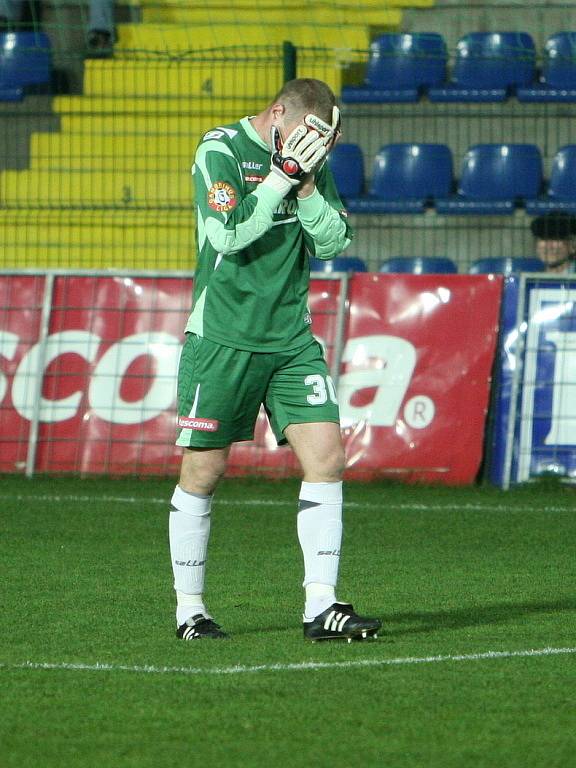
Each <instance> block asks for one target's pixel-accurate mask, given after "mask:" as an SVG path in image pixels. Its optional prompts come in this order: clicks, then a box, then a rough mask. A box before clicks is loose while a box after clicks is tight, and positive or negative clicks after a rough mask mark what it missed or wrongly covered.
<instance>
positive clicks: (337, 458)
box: [305, 446, 346, 483]
mask: <svg viewBox="0 0 576 768" xmlns="http://www.w3.org/2000/svg"><path fill="white" fill-rule="evenodd" d="M345 464H346V459H345V456H344V449H343V448H341V447H340V446H339V447H338V448H334V449H333V450H332V451H330V453H327V454H326V455H324V456H321V457H319V458H318V459H317V461H316V462H315V464H314V467H310V468H309V469H308V470H307V471H305V477H306V479H308V480H310V481H311V482H316V483H337V482H338V481H340V480H342V475H343V474H344V469H345Z"/></svg>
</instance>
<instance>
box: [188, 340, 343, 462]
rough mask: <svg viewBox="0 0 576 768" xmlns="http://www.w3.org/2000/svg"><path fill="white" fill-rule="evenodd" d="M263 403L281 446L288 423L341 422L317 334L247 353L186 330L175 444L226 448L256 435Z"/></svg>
mask: <svg viewBox="0 0 576 768" xmlns="http://www.w3.org/2000/svg"><path fill="white" fill-rule="evenodd" d="M262 404H263V405H264V407H265V409H266V412H267V414H268V418H269V420H270V424H271V426H272V429H273V431H274V435H275V436H276V440H277V441H278V444H279V445H282V444H283V443H285V442H286V439H285V437H284V430H285V429H286V427H287V426H288V425H289V424H302V423H306V422H308V423H309V422H321V421H333V422H336V423H339V422H340V414H339V411H338V401H337V399H336V392H335V390H334V384H333V383H332V379H331V378H330V375H329V373H328V367H327V365H326V361H325V360H324V355H323V353H322V348H321V346H320V344H319V343H318V342H317V341H316V340H315V339H313V340H312V341H311V342H310V344H308V345H307V346H305V347H301V348H300V349H296V350H291V351H289V352H247V351H245V350H242V349H232V348H231V347H224V346H222V345H221V344H216V343H215V342H213V341H209V340H208V339H205V338H202V337H200V336H196V334H193V333H189V334H187V336H186V341H185V343H184V348H183V350H182V356H181V358H180V367H179V370H178V427H179V430H180V431H179V435H178V439H177V440H176V445H181V446H184V447H186V448H224V447H225V446H227V445H230V444H231V443H235V442H238V441H240V440H253V439H254V427H255V424H256V419H257V418H258V412H259V410H260V406H261V405H262Z"/></svg>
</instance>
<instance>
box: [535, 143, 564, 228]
mask: <svg viewBox="0 0 576 768" xmlns="http://www.w3.org/2000/svg"><path fill="white" fill-rule="evenodd" d="M526 211H527V213H529V214H539V213H546V212H547V211H566V212H568V213H576V144H566V146H564V147H561V148H560V149H559V150H558V152H556V154H555V155H554V160H553V162H552V170H551V172H550V180H549V183H548V189H547V190H546V194H545V195H544V196H543V197H541V198H540V199H538V200H531V201H529V202H527V203H526Z"/></svg>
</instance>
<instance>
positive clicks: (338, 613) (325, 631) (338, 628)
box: [304, 603, 382, 643]
mask: <svg viewBox="0 0 576 768" xmlns="http://www.w3.org/2000/svg"><path fill="white" fill-rule="evenodd" d="M381 626H382V622H381V621H380V619H369V618H367V617H366V616H358V614H357V613H354V608H353V607H352V606H351V605H350V603H332V605H331V606H330V607H329V608H326V610H325V611H323V612H322V613H321V614H320V615H319V616H316V618H315V619H312V621H305V622H304V638H305V639H306V640H313V641H315V640H340V639H342V640H348V642H349V643H351V642H352V640H366V639H368V638H371V639H373V640H376V638H377V637H378V634H377V632H378V630H379V629H380V627H381Z"/></svg>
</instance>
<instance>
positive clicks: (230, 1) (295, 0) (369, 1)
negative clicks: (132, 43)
mask: <svg viewBox="0 0 576 768" xmlns="http://www.w3.org/2000/svg"><path fill="white" fill-rule="evenodd" d="M133 4H134V5H138V6H140V7H141V8H147V7H154V6H156V7H157V6H159V5H162V6H163V7H175V8H186V7H190V0H161V2H158V0H134V3H133ZM421 4H424V5H433V4H434V0H414V1H413V2H410V0H356V2H355V0H316V2H315V3H314V6H313V7H315V8H328V9H331V8H346V9H347V10H350V11H356V10H370V9H374V8H391V7H395V6H397V5H413V6H418V5H421ZM194 7H195V8H198V9H200V10H201V11H202V12H203V13H204V17H205V18H209V17H210V14H211V12H212V11H213V10H214V9H219V10H231V9H232V10H235V11H238V12H241V11H253V10H255V9H257V10H259V11H264V10H270V11H277V10H279V9H280V10H282V11H292V10H294V9H298V10H300V11H302V12H304V11H310V7H311V4H310V3H309V2H306V0H204V1H202V0H196V1H195V2H194Z"/></svg>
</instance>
